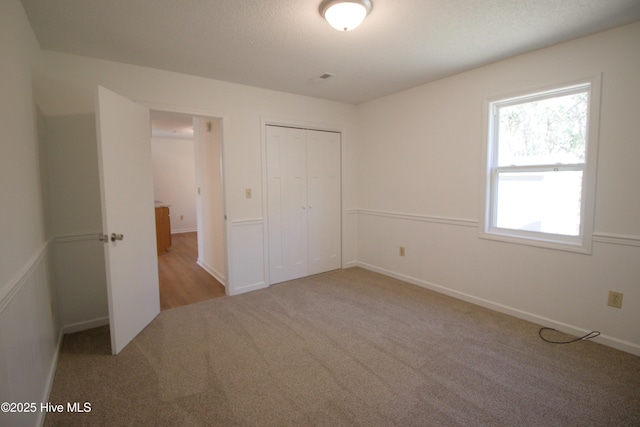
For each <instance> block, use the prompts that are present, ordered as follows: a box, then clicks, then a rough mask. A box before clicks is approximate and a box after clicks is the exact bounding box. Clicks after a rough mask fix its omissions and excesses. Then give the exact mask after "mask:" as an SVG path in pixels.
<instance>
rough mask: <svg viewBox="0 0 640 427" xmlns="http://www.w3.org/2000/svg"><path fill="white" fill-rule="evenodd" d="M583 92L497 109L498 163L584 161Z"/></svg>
mask: <svg viewBox="0 0 640 427" xmlns="http://www.w3.org/2000/svg"><path fill="white" fill-rule="evenodd" d="M587 104H588V98H587V92H581V93H575V94H571V95H564V96H558V97H554V98H547V99H540V100H536V101H533V102H525V103H521V104H516V105H508V106H502V107H499V108H498V115H499V117H498V129H499V134H498V141H499V143H498V165H499V166H510V165H516V166H525V165H534V164H538V165H542V164H547V165H549V164H557V163H563V164H576V163H584V161H585V152H586V134H587Z"/></svg>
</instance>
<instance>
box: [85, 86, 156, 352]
mask: <svg viewBox="0 0 640 427" xmlns="http://www.w3.org/2000/svg"><path fill="white" fill-rule="evenodd" d="M96 120H97V133H98V157H99V165H100V190H101V196H102V227H103V239H104V240H105V262H106V268H107V288H108V295H109V326H110V328H111V351H112V353H113V354H118V353H119V352H120V351H121V350H122V349H123V348H124V347H125V346H126V345H127V344H128V343H129V342H130V341H131V340H132V339H133V338H135V336H136V335H138V333H139V332H140V331H142V329H144V327H145V326H147V325H148V324H149V323H150V322H151V321H152V320H153V319H154V318H155V317H156V316H157V315H158V313H160V296H159V291H158V259H157V257H156V234H155V216H154V200H153V173H152V164H151V125H150V120H149V110H148V109H147V108H145V107H143V106H141V105H139V104H136V103H135V102H133V101H131V100H129V99H127V98H124V97H122V96H120V95H118V94H116V93H114V92H111V91H110V90H108V89H105V88H103V87H100V86H99V87H98V91H97V95H96Z"/></svg>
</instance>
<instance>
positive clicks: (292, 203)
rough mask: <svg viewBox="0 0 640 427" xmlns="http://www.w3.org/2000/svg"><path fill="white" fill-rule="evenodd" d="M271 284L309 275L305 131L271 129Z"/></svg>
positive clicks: (268, 147)
mask: <svg viewBox="0 0 640 427" xmlns="http://www.w3.org/2000/svg"><path fill="white" fill-rule="evenodd" d="M266 136H267V139H266V156H267V215H268V223H269V228H268V238H269V260H268V261H269V275H270V281H271V283H279V282H284V281H286V280H291V279H296V278H298V277H303V276H306V275H307V272H308V261H307V260H308V254H307V144H306V131H305V130H304V129H293V128H284V127H277V126H267V129H266Z"/></svg>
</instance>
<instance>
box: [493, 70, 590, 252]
mask: <svg viewBox="0 0 640 427" xmlns="http://www.w3.org/2000/svg"><path fill="white" fill-rule="evenodd" d="M599 92H600V91H599V78H593V79H590V80H586V81H581V82H577V83H573V84H569V85H564V86H562V87H555V88H552V89H547V90H544V91H538V92H535V93H527V94H522V95H519V96H514V97H509V98H503V99H499V100H494V101H487V103H486V109H487V116H488V117H487V136H488V137H487V146H486V148H487V156H486V159H487V167H486V176H485V184H486V185H485V187H486V197H485V206H484V221H482V226H483V230H482V234H483V237H488V238H494V239H499V240H506V241H511V242H520V243H526V244H533V245H537V246H545V247H553V248H556V249H569V250H575V251H579V252H590V250H591V233H592V229H593V205H594V200H593V199H594V187H595V162H596V159H595V157H596V152H597V150H596V144H597V117H598V109H599V105H598V100H599Z"/></svg>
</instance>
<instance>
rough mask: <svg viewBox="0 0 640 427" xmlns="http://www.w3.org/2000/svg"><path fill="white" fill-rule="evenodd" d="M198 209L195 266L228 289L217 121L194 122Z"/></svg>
mask: <svg viewBox="0 0 640 427" xmlns="http://www.w3.org/2000/svg"><path fill="white" fill-rule="evenodd" d="M193 130H194V143H195V163H196V186H197V187H198V189H199V193H198V195H197V196H196V200H197V209H198V264H199V265H200V266H201V267H202V268H204V269H205V270H207V271H208V272H209V273H210V274H211V275H213V276H214V277H215V278H216V279H217V280H218V281H219V282H220V283H222V284H224V285H225V286H226V285H227V253H226V235H225V220H224V212H225V206H224V187H223V173H222V123H221V120H220V119H214V118H204V117H194V118H193Z"/></svg>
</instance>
